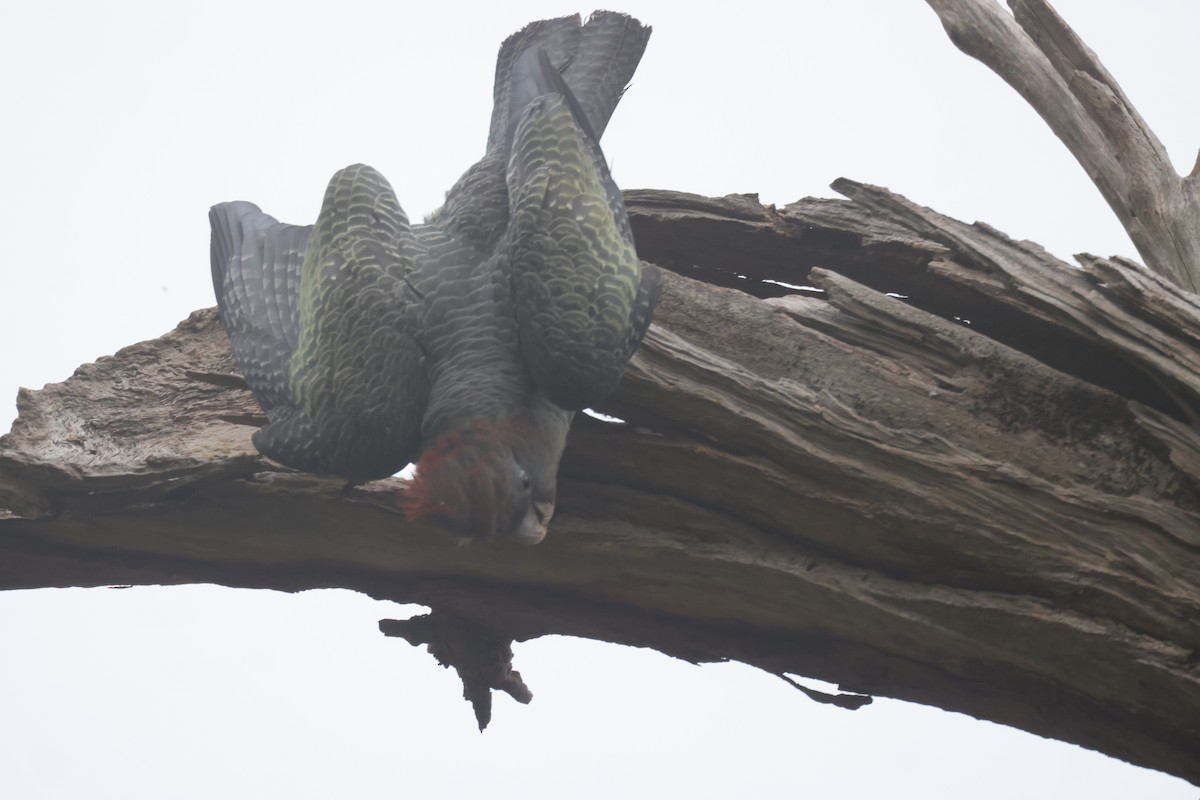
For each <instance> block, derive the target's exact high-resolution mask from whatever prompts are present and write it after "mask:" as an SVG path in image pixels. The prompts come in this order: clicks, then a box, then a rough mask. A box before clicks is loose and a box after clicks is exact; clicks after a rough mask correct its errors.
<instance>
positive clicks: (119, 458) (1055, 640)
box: [0, 181, 1200, 781]
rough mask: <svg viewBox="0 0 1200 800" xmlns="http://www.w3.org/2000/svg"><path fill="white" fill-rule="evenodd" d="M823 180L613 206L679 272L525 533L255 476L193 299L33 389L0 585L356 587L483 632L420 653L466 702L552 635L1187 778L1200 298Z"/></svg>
mask: <svg viewBox="0 0 1200 800" xmlns="http://www.w3.org/2000/svg"><path fill="white" fill-rule="evenodd" d="M837 186H838V187H839V188H840V189H841V190H842V191H843V192H845V193H846V194H848V195H849V196H850V198H851V199H850V200H806V201H802V202H800V203H797V204H795V205H793V206H789V207H787V208H786V209H783V210H776V209H774V208H770V207H763V206H761V205H760V204H759V203H758V202H757V201H756V200H755V199H754V198H752V197H730V198H725V199H715V200H714V199H707V198H701V197H695V196H689V195H680V194H675V193H668V192H631V193H629V194H628V204H629V208H630V213H631V219H632V222H633V225H634V228H635V232H636V235H637V238H638V247H639V252H640V253H641V254H642V255H643V257H645V258H646V259H647V260H650V261H654V262H656V263H658V264H660V265H662V266H664V267H667V268H669V269H671V270H674V274H671V275H668V279H667V281H666V285H665V295H664V299H663V302H662V305H661V307H660V311H659V315H658V317H657V319H656V324H655V326H654V327H653V328H652V329H651V331H650V333H649V335H648V337H647V341H646V344H645V346H644V347H643V349H642V350H641V351H640V352H639V355H638V356H637V358H635V360H634V362H633V364H632V366H631V369H630V371H629V374H628V375H627V377H626V379H625V381H624V382H623V384H622V386H621V388H620V390H619V391H618V393H617V394H616V395H615V396H614V397H613V398H612V400H611V402H610V403H608V404H607V405H606V406H605V407H604V408H602V409H601V410H603V411H606V412H608V413H610V414H613V415H615V416H617V417H620V418H621V419H623V420H625V422H624V424H605V423H600V422H595V421H591V420H580V422H579V424H578V425H577V429H576V430H575V432H574V433H573V434H572V440H571V443H570V446H569V447H568V452H567V455H566V458H565V460H564V464H563V469H562V475H561V481H560V482H561V485H560V503H559V511H558V514H557V515H556V517H555V522H554V526H553V529H552V531H551V536H550V537H549V539H548V540H547V541H546V542H545V543H544V544H543V545H540V546H538V547H536V548H532V549H527V548H516V547H508V546H502V545H499V544H488V543H476V544H474V545H472V546H470V547H468V548H459V547H457V545H456V544H455V543H454V542H452V541H450V540H449V539H448V538H447V537H445V536H443V535H441V534H440V533H438V532H436V531H431V530H428V529H425V528H423V527H421V526H418V525H412V524H409V523H407V522H406V521H405V520H404V518H403V517H402V516H400V515H398V514H394V513H390V512H389V511H388V510H387V508H388V506H389V505H393V503H392V500H391V497H392V495H394V493H395V492H396V490H397V487H396V485H395V484H394V483H393V482H389V481H383V482H379V483H378V484H375V485H373V486H372V487H371V491H370V492H368V493H367V495H368V499H372V498H373V502H368V503H363V502H358V501H360V500H362V499H364V498H363V497H362V496H361V494H360V495H359V496H354V497H350V496H346V495H344V494H343V493H342V491H341V485H340V483H339V482H336V481H326V480H321V479H319V478H314V477H311V476H305V475H299V474H294V473H286V472H281V471H279V470H278V469H277V468H274V467H272V466H271V465H270V464H268V463H266V462H264V461H263V460H261V459H260V458H259V457H258V456H257V454H256V453H255V452H254V451H253V449H252V447H251V445H250V441H249V434H250V431H251V428H250V427H249V426H248V425H247V424H245V423H246V422H247V421H251V420H253V419H254V417H255V415H256V414H257V413H258V412H257V409H256V407H255V406H254V402H253V400H252V399H251V397H250V395H249V394H248V393H247V392H246V391H245V390H243V389H240V388H238V387H237V386H236V385H232V383H234V382H231V381H229V380H224V381H221V380H213V379H212V378H211V376H212V375H223V374H228V373H230V372H232V369H233V365H232V361H231V358H230V354H229V351H228V346H227V343H226V341H225V337H224V333H223V331H222V329H221V327H220V325H219V323H218V322H217V321H216V318H215V315H214V313H213V312H212V311H211V310H207V311H200V312H196V313H195V314H194V315H193V316H192V317H191V318H189V319H188V320H187V321H185V322H184V323H183V324H181V325H180V327H179V328H178V329H176V330H175V331H173V332H171V333H169V334H167V335H166V336H164V337H162V338H161V339H158V340H155V341H152V342H144V343H142V344H138V345H134V346H132V347H129V348H126V349H125V350H122V351H121V352H120V353H118V354H116V355H115V356H112V357H110V358H107V359H102V360H101V361H99V362H97V363H95V364H90V365H85V366H84V367H81V368H80V369H79V370H78V371H77V372H76V374H75V375H74V376H73V377H72V378H71V379H70V380H68V381H66V382H65V383H62V384H57V385H52V386H48V387H46V388H45V389H44V390H42V391H40V392H29V391H25V392H22V394H21V397H20V399H19V409H20V418H19V419H18V421H17V423H16V424H15V426H14V428H13V431H12V433H10V434H9V435H8V436H6V437H4V438H3V439H2V440H0V506H4V507H7V508H8V509H10V512H9V514H8V515H7V518H0V587H2V588H18V587H37V586H62V585H81V586H91V585H104V584H132V583H184V582H200V581H210V582H217V583H222V584H226V585H230V586H255V587H263V588H274V589H281V590H299V589H306V588H314V587H330V586H338V587H346V588H352V589H357V590H359V591H363V592H366V593H369V594H371V595H373V596H376V597H381V598H388V599H394V600H400V601H406V602H417V603H422V604H425V605H428V606H430V607H431V608H432V609H434V613H435V614H440V615H445V618H446V619H452V620H457V621H464V622H465V623H466V624H469V626H471V627H472V629H475V630H479V631H484V632H485V634H486V635H485V636H484V638H485V639H486V640H487V642H490V645H489V647H488V648H485V649H486V650H487V652H486V653H484V652H483V650H480V651H479V653H475V655H474V656H471V654H470V653H468V654H467V656H471V657H469V658H468V657H467V656H463V654H462V652H461V648H454V647H449V646H448V645H446V642H444V641H443V642H442V645H445V646H442V645H439V647H440V650H439V652H440V653H441V655H439V658H444V659H445V660H446V663H454V664H455V665H456V666H457V667H459V668H460V672H462V670H464V669H465V670H466V673H465V674H464V680H467V679H468V678H469V681H468V687H467V688H468V691H469V692H474V695H473V699H475V700H477V701H478V702H477V704H476V707H477V709H479V708H480V703H484V705H486V700H485V699H484V695H486V694H487V693H488V690H489V688H494V687H499V688H504V689H505V690H506V691H508V690H510V689H511V690H513V691H515V692H516V693H517V695H521V696H522V697H524V696H526V695H527V690H524V686H523V684H520V680H519V676H517V677H514V674H513V673H512V671H511V665H509V664H508V663H506V662H505V661H504V658H503V654H504V652H505V649H504V644H505V643H506V642H510V641H513V640H526V639H529V638H533V637H536V636H541V635H545V634H550V633H560V634H570V635H576V636H586V637H591V638H596V639H600V640H605V641H612V642H621V643H626V644H634V645H641V646H650V647H654V648H657V649H659V650H661V651H662V652H665V653H668V654H671V655H675V656H677V657H680V658H684V659H688V660H691V661H710V660H718V659H737V660H740V661H744V662H746V663H750V664H755V665H758V666H760V667H762V668H763V669H766V670H768V671H770V672H772V673H774V674H778V675H807V676H812V677H815V678H821V679H825V680H829V681H834V682H837V683H840V684H841V685H842V686H843V688H845V689H847V690H849V691H852V692H855V693H859V694H864V695H886V696H890V697H897V698H902V699H907V700H911V701H915V702H920V703H928V704H933V705H937V706H939V707H942V708H946V709H952V710H957V711H962V712H964V713H968V714H971V715H973V716H976V717H981V718H986V719H991V720H995V721H998V722H1003V723H1005V724H1009V725H1014V726H1017V727H1020V728H1023V729H1025V730H1029V731H1033V732H1036V733H1039V734H1042V735H1046V736H1052V737H1055V738H1060V739H1065V740H1068V741H1072V742H1077V743H1079V744H1083V745H1085V746H1088V747H1092V748H1095V749H1098V750H1102V751H1104V752H1106V753H1109V754H1112V755H1114V756H1117V757H1120V758H1124V759H1127V760H1129V761H1133V762H1135V763H1138V764H1142V765H1145V766H1149V767H1154V768H1157V769H1162V770H1165V771H1167V772H1172V773H1174V774H1177V775H1181V776H1183V777H1186V778H1189V779H1191V780H1194V781H1195V780H1200V754H1198V753H1197V751H1196V749H1195V747H1194V743H1195V742H1196V741H1198V740H1200V725H1198V722H1197V719H1198V717H1197V715H1196V714H1195V713H1194V712H1195V709H1196V708H1200V666H1198V663H1197V655H1196V654H1197V653H1198V652H1200V433H1198V432H1197V428H1196V426H1195V424H1194V420H1195V419H1196V418H1197V417H1198V416H1200V368H1198V365H1200V308H1198V307H1197V301H1196V298H1195V297H1194V296H1192V295H1189V294H1188V293H1186V292H1182V291H1180V290H1179V289H1177V288H1175V287H1174V286H1173V285H1171V284H1169V283H1167V282H1165V281H1162V280H1158V279H1155V278H1154V277H1152V276H1149V275H1148V274H1147V273H1145V272H1144V271H1141V270H1138V269H1136V268H1133V267H1131V266H1130V265H1128V264H1125V263H1123V262H1120V261H1102V260H1098V259H1089V260H1088V263H1087V264H1086V265H1085V268H1084V269H1078V268H1074V267H1071V266H1069V265H1066V264H1063V263H1061V262H1057V261H1056V260H1055V259H1053V258H1051V257H1050V256H1048V255H1047V254H1046V253H1045V252H1044V251H1042V250H1041V249H1040V248H1038V247H1036V246H1035V245H1031V244H1028V243H1022V242H1015V241H1012V240H1010V239H1008V238H1007V237H1005V236H1003V235H1002V234H1000V233H998V232H996V231H994V230H992V229H991V228H988V227H987V226H983V225H966V224H963V223H960V222H957V221H954V220H951V219H948V218H946V217H943V216H941V215H939V214H937V213H936V212H933V211H931V210H929V209H926V208H921V207H919V206H916V205H914V204H912V203H910V202H909V201H907V200H905V199H903V198H901V197H898V196H896V195H893V194H890V193H888V192H886V191H885V190H882V189H877V188H874V187H869V186H864V185H861V184H856V183H852V182H849V181H840V182H839V183H838V184H837ZM788 285H792V286H795V285H807V286H812V287H814V288H809V289H793V288H789V286H788ZM723 286H724V287H736V289H735V288H722V287H723ZM206 376H207V377H206ZM432 624H433V623H430V625H432ZM456 624H457V622H456ZM411 627H412V626H411V625H409V626H408V628H405V626H400V627H399V628H398V629H397V630H401V632H403V630H408V629H409V628H411ZM416 638H417V639H418V640H422V641H433V640H432V639H429V638H428V637H425V638H423V639H422V638H421V637H419V636H418V637H416ZM435 638H436V637H435ZM445 638H446V637H442V639H445ZM452 638H453V637H452ZM460 638H461V637H460ZM439 641H441V640H440V639H439ZM455 641H457V639H456V640H455ZM468 649H469V648H468ZM481 653H482V655H480V654H481ZM456 654H457V655H456ZM460 656H461V657H460ZM476 656H478V657H476ZM475 662H478V663H475ZM485 662H486V663H485ZM519 684H520V685H519ZM531 688H533V689H534V690H536V686H535V687H531ZM858 702H861V701H860V700H854V701H853V702H852V703H851V704H855V703H858ZM481 720H482V717H481Z"/></svg>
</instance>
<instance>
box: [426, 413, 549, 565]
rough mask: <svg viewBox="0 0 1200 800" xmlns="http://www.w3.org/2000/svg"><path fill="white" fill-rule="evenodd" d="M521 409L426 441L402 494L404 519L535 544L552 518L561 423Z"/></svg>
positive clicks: (471, 535) (466, 533)
mask: <svg viewBox="0 0 1200 800" xmlns="http://www.w3.org/2000/svg"><path fill="white" fill-rule="evenodd" d="M535 422H538V421H535V420H533V419H531V418H530V415H527V414H518V415H514V416H511V417H507V418H504V419H500V420H486V419H485V420H473V421H471V422H470V423H467V424H464V425H459V426H456V427H455V428H453V429H451V430H450V431H448V432H446V433H444V434H442V435H440V436H438V437H437V438H436V439H434V440H433V441H432V442H431V443H430V444H428V445H427V446H426V447H425V449H424V450H423V451H422V453H421V457H420V459H419V460H418V461H417V471H416V474H415V475H414V476H413V478H412V480H411V481H409V483H408V485H407V487H406V489H405V493H404V501H403V505H404V510H405V513H406V514H407V515H408V517H409V519H429V520H430V521H432V522H435V523H436V524H438V525H440V526H442V527H443V528H446V529H447V530H449V531H451V532H452V533H455V534H458V535H460V536H463V537H468V538H497V537H503V538H511V539H515V540H516V541H518V542H520V543H522V544H537V543H538V542H540V541H542V539H544V538H545V536H546V527H547V526H548V525H549V524H550V518H551V517H552V516H553V515H554V496H555V487H556V482H557V476H558V462H559V458H560V457H561V456H562V451H563V447H564V445H565V444H566V429H567V425H568V424H569V417H567V418H566V420H565V421H560V420H557V419H555V420H552V422H554V423H555V424H551V425H547V424H545V420H541V421H540V422H541V424H535Z"/></svg>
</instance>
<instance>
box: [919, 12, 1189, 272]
mask: <svg viewBox="0 0 1200 800" xmlns="http://www.w3.org/2000/svg"><path fill="white" fill-rule="evenodd" d="M926 2H928V3H929V5H930V7H932V8H933V10H934V11H935V12H937V15H938V16H939V17H940V18H941V20H942V25H943V26H944V27H945V28H946V33H947V34H949V36H950V39H951V41H953V42H954V44H955V45H957V46H958V48H959V49H960V50H962V51H963V52H964V53H966V54H967V55H969V56H971V57H973V58H976V59H978V60H979V61H981V62H982V63H984V64H986V65H987V66H988V67H989V68H990V69H991V70H992V71H994V72H995V73H996V74H997V75H999V76H1000V77H1001V78H1003V79H1004V80H1005V81H1006V82H1007V83H1008V84H1009V85H1010V86H1012V87H1013V88H1014V89H1016V90H1017V92H1018V93H1019V94H1020V95H1021V97H1023V98H1024V99H1025V100H1026V102H1028V103H1029V104H1030V105H1031V106H1033V108H1034V110H1036V111H1037V112H1038V114H1039V115H1041V117H1042V119H1044V120H1045V121H1046V124H1048V125H1049V126H1050V128H1051V130H1053V131H1054V133H1055V135H1057V136H1058V138H1059V139H1061V140H1062V142H1063V144H1065V145H1066V146H1067V149H1068V150H1070V151H1071V155H1073V156H1075V159H1076V160H1077V161H1079V164H1080V165H1081V166H1082V167H1083V168H1084V169H1085V170H1086V171H1087V174H1088V176H1089V177H1090V178H1091V179H1092V181H1093V182H1094V183H1095V184H1096V188H1098V189H1099V190H1100V193H1101V194H1102V195H1103V196H1104V199H1105V201H1107V202H1108V204H1109V206H1110V207H1111V208H1112V210H1113V211H1114V212H1115V213H1116V215H1117V218H1118V219H1119V220H1120V221H1121V224H1122V225H1123V226H1124V227H1125V230H1126V231H1127V232H1128V233H1129V237H1130V238H1131V239H1132V240H1133V243H1134V245H1135V246H1136V247H1137V249H1138V252H1139V253H1141V255H1142V258H1144V259H1145V260H1146V264H1147V266H1149V267H1150V268H1151V269H1152V270H1154V271H1155V272H1157V273H1158V274H1160V275H1163V276H1165V277H1167V278H1168V279H1170V280H1171V281H1173V282H1174V283H1175V284H1177V285H1178V286H1182V287H1183V288H1185V289H1189V290H1191V291H1192V292H1197V291H1200V169H1193V170H1192V172H1191V174H1189V175H1188V176H1187V177H1180V176H1179V174H1178V173H1176V171H1175V169H1174V167H1173V166H1172V165H1171V160H1170V158H1169V157H1168V155H1167V151H1166V148H1164V147H1163V145H1162V142H1160V141H1159V140H1158V137H1157V136H1156V135H1155V134H1154V131H1153V130H1151V129H1150V126H1149V125H1147V124H1146V122H1145V120H1143V119H1142V117H1141V116H1140V115H1139V114H1138V112H1137V109H1135V108H1134V106H1133V103H1131V102H1130V101H1129V98H1128V97H1126V96H1125V93H1124V92H1122V91H1121V87H1120V86H1118V85H1117V82H1116V80H1115V79H1114V78H1113V76H1112V75H1110V74H1109V73H1108V71H1107V70H1106V69H1105V68H1104V65H1103V64H1101V63H1100V60H1099V59H1098V58H1097V57H1096V54H1095V53H1093V52H1092V51H1091V50H1090V49H1089V48H1088V47H1087V45H1085V44H1084V43H1083V42H1082V41H1081V40H1080V39H1079V37H1078V36H1077V35H1076V34H1075V32H1074V31H1073V30H1071V28H1070V27H1069V26H1068V25H1067V23H1066V22H1065V21H1064V20H1063V19H1062V18H1061V17H1059V16H1058V14H1057V13H1055V11H1054V9H1053V8H1052V7H1051V6H1050V4H1049V3H1048V2H1046V0H1009V3H1008V4H1009V6H1010V7H1011V8H1012V12H1013V13H1012V14H1009V13H1007V12H1005V11H1004V10H1003V9H1002V8H1001V6H1000V5H999V4H998V3H997V2H995V0H926ZM1198 166H1200V162H1198Z"/></svg>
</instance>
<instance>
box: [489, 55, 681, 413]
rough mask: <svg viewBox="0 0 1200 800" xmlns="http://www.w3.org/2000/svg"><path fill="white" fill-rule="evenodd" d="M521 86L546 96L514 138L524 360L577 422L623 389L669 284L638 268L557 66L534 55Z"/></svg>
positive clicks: (527, 58)
mask: <svg viewBox="0 0 1200 800" xmlns="http://www.w3.org/2000/svg"><path fill="white" fill-rule="evenodd" d="M513 80H514V83H515V82H518V81H520V82H524V83H525V84H527V85H530V86H542V87H545V88H546V91H545V93H544V94H542V96H540V97H538V98H537V99H535V100H534V101H532V102H530V103H529V104H528V105H527V107H526V108H525V109H524V110H523V112H522V114H521V116H520V119H519V122H518V124H517V125H516V126H515V133H514V136H513V147H512V155H511V157H510V159H509V168H508V176H507V177H508V186H509V195H510V197H511V198H512V200H511V202H512V218H511V222H510V223H509V230H508V236H509V251H510V259H511V265H512V267H511V268H512V284H513V295H514V308H515V312H516V319H517V324H518V331H519V335H520V346H521V353H522V356H523V357H524V359H525V362H526V365H527V366H528V368H529V370H530V372H531V373H532V375H533V377H534V380H535V381H536V382H537V385H538V388H539V389H541V391H542V392H543V394H545V395H546V396H547V397H548V398H550V399H551V400H552V401H553V402H554V403H556V404H557V405H559V406H560V407H562V408H564V409H567V410H578V409H580V408H583V407H585V406H587V405H590V404H592V403H594V402H596V401H598V400H600V399H601V398H603V397H604V396H605V395H607V394H608V393H610V392H611V391H612V390H613V389H615V388H616V385H617V382H618V381H619V380H620V379H621V375H622V374H623V373H624V371H625V366H626V364H627V362H628V360H629V357H630V356H631V355H632V354H633V351H634V350H635V349H636V348H637V346H638V344H639V343H640V342H641V339H642V335H643V334H644V333H645V330H646V327H647V325H649V322H650V317H651V315H652V314H653V311H654V306H655V305H656V304H657V302H658V293H659V275H658V272H657V270H656V269H654V268H653V267H647V268H646V269H643V266H642V264H641V262H640V261H639V260H638V257H637V253H636V251H635V249H634V242H633V235H632V232H631V231H630V228H629V220H628V217H627V216H626V213H625V206H624V203H623V202H622V199H621V193H620V191H619V190H618V189H617V186H616V184H615V183H613V180H612V178H611V176H610V175H609V173H608V167H607V166H606V165H605V163H604V156H603V154H602V153H601V152H600V148H599V145H598V144H597V142H596V141H595V138H594V137H593V136H592V134H591V131H590V126H589V125H588V123H587V121H586V120H585V119H582V118H581V111H580V106H579V103H578V102H576V101H575V100H574V98H573V97H572V93H571V90H570V88H569V87H567V86H566V85H565V83H564V81H563V79H562V77H561V76H560V75H559V74H558V73H557V72H556V71H555V69H554V67H553V65H552V64H551V62H550V60H549V58H548V56H547V55H546V54H545V53H544V52H543V51H541V50H538V49H534V50H529V51H526V53H525V54H524V55H523V56H522V57H521V58H520V59H519V60H518V62H517V64H516V65H515V67H514V69H513ZM521 91H524V90H521Z"/></svg>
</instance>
